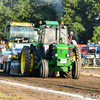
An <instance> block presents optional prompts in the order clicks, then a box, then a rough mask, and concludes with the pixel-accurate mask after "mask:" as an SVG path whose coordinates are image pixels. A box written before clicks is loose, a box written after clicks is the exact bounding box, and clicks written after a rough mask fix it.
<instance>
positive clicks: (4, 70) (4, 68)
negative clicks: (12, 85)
mask: <svg viewBox="0 0 100 100" xmlns="http://www.w3.org/2000/svg"><path fill="white" fill-rule="evenodd" d="M3 72H4V73H6V62H3Z"/></svg>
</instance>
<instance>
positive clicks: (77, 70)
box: [72, 47, 81, 79]
mask: <svg viewBox="0 0 100 100" xmlns="http://www.w3.org/2000/svg"><path fill="white" fill-rule="evenodd" d="M73 52H74V53H75V60H74V64H73V68H72V78H73V79H79V77H80V74H81V52H80V49H79V48H78V47H75V48H74V49H73Z"/></svg>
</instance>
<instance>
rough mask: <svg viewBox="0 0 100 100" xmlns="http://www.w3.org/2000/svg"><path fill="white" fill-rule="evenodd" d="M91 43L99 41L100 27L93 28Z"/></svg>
mask: <svg viewBox="0 0 100 100" xmlns="http://www.w3.org/2000/svg"><path fill="white" fill-rule="evenodd" d="M91 41H92V42H94V43H97V42H98V41H100V25H99V26H98V27H94V31H93V37H92V40H91Z"/></svg>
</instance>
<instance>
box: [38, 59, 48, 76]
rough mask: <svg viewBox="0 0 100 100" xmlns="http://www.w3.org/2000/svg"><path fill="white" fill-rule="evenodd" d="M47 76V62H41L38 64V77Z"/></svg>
mask: <svg viewBox="0 0 100 100" xmlns="http://www.w3.org/2000/svg"><path fill="white" fill-rule="evenodd" d="M48 75H49V67H48V62H47V61H46V60H41V63H40V77H41V78H47V77H48Z"/></svg>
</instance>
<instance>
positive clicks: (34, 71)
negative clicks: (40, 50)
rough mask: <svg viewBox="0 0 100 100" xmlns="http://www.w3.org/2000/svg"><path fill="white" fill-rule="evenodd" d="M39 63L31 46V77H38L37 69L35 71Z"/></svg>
mask: <svg viewBox="0 0 100 100" xmlns="http://www.w3.org/2000/svg"><path fill="white" fill-rule="evenodd" d="M39 61H40V58H39V56H38V54H37V52H36V50H35V47H33V46H31V70H30V71H31V76H36V77H38V76H39V69H35V68H36V66H37V65H38V63H39Z"/></svg>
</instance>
